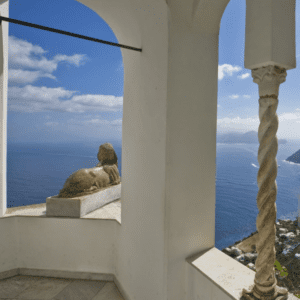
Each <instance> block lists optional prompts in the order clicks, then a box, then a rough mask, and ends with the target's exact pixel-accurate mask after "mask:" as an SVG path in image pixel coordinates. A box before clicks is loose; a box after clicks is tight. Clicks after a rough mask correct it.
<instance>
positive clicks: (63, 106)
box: [8, 85, 123, 113]
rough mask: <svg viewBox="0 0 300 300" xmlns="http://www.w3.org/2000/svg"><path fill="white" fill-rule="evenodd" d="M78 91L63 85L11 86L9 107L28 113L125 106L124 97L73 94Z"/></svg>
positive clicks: (105, 110)
mask: <svg viewBox="0 0 300 300" xmlns="http://www.w3.org/2000/svg"><path fill="white" fill-rule="evenodd" d="M76 92H77V91H68V90H65V89H64V88H62V87H59V88H47V87H35V86H32V85H27V86H24V87H10V88H9V89H8V99H9V100H8V109H9V110H10V111H20V112H27V113H32V112H44V111H61V112H76V113H83V112H88V111H91V112H94V111H102V112H108V111H120V110H121V109H122V108H123V97H115V96H109V95H108V96H106V95H89V94H87V95H73V94H74V93H76ZM70 97H72V98H70ZM69 98H70V99H69ZM66 99H68V100H66Z"/></svg>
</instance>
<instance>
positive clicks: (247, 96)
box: [243, 95, 251, 99]
mask: <svg viewBox="0 0 300 300" xmlns="http://www.w3.org/2000/svg"><path fill="white" fill-rule="evenodd" d="M243 97H244V98H248V99H249V98H251V96H250V95H244V96H243Z"/></svg>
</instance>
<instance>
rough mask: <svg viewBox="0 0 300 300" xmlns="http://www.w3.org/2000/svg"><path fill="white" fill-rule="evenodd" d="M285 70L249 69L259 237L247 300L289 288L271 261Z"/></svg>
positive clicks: (245, 292) (282, 296) (268, 296)
mask: <svg viewBox="0 0 300 300" xmlns="http://www.w3.org/2000/svg"><path fill="white" fill-rule="evenodd" d="M286 75H287V74H286V71H285V69H282V68H279V67H276V66H268V67H262V68H258V69H254V70H252V77H253V81H254V82H255V83H257V84H258V85H259V96H260V98H259V119H260V125H259V128H258V139H259V149H258V162H259V165H260V167H259V170H258V174H257V184H258V188H259V190H258V194H257V199H256V201H257V207H258V209H259V213H258V216H257V219H256V227H257V230H258V240H257V242H256V251H257V254H258V256H257V259H256V263H255V267H256V274H255V279H254V285H252V286H251V287H250V290H246V289H244V290H243V292H242V295H243V296H244V297H245V298H247V299H256V298H258V299H265V300H272V299H277V300H280V299H287V296H288V291H287V290H286V289H284V288H280V287H278V286H277V280H276V277H275V268H274V263H275V260H276V250H275V236H276V226H275V222H276V213H277V209H276V203H275V202H276V195H277V184H276V176H277V160H276V155H277V150H278V140H277V137H276V133H277V130H278V116H277V114H276V110H277V106H278V92H279V85H280V84H281V83H283V82H284V81H285V78H286Z"/></svg>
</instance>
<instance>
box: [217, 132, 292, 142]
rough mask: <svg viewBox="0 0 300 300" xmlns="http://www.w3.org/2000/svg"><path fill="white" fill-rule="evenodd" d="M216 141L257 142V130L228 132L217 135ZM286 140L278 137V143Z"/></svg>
mask: <svg viewBox="0 0 300 300" xmlns="http://www.w3.org/2000/svg"><path fill="white" fill-rule="evenodd" d="M217 143H223V144H258V132H257V131H248V132H246V133H239V132H230V133H223V134H219V135H217ZM286 143H287V140H284V139H279V140H278V144H286Z"/></svg>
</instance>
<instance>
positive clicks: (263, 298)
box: [241, 284, 289, 300]
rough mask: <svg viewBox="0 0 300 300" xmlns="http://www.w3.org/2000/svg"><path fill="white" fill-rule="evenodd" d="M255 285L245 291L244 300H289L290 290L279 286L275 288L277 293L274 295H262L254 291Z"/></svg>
mask: <svg viewBox="0 0 300 300" xmlns="http://www.w3.org/2000/svg"><path fill="white" fill-rule="evenodd" d="M254 286H255V285H254V284H253V285H251V286H250V288H249V289H243V292H242V298H241V299H247V300H274V299H276V300H286V299H288V296H289V294H288V290H287V289H285V288H282V287H279V286H277V285H276V286H275V293H274V294H273V295H269V296H268V295H260V294H258V292H257V291H256V289H254Z"/></svg>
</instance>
